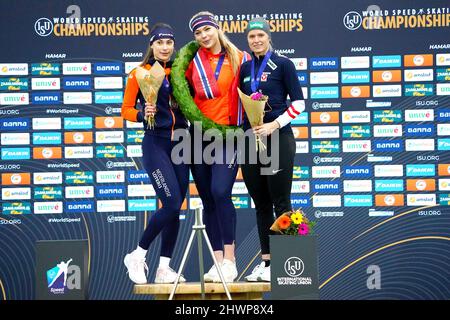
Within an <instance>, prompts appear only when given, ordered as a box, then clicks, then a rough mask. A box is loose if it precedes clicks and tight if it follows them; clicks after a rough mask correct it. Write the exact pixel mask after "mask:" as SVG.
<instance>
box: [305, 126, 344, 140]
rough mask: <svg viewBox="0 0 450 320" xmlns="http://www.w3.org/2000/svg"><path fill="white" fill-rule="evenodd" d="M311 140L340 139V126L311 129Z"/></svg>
mask: <svg viewBox="0 0 450 320" xmlns="http://www.w3.org/2000/svg"><path fill="white" fill-rule="evenodd" d="M311 138H313V139H319V138H322V139H326V138H339V126H326V127H311Z"/></svg>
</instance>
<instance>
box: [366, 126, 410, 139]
mask: <svg viewBox="0 0 450 320" xmlns="http://www.w3.org/2000/svg"><path fill="white" fill-rule="evenodd" d="M402 135H403V130H402V125H401V124H398V125H374V126H373V136H374V137H401V136H402Z"/></svg>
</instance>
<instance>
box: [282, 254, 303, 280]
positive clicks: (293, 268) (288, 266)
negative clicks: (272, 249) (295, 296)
mask: <svg viewBox="0 0 450 320" xmlns="http://www.w3.org/2000/svg"><path fill="white" fill-rule="evenodd" d="M304 270H305V264H304V263H303V260H302V259H300V258H298V257H290V258H288V259H287V260H286V262H285V263H284V271H285V272H286V274H287V275H288V276H290V277H299V276H301V275H302V273H303V271H304Z"/></svg>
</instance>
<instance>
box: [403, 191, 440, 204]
mask: <svg viewBox="0 0 450 320" xmlns="http://www.w3.org/2000/svg"><path fill="white" fill-rule="evenodd" d="M406 199H407V200H406V203H407V205H408V206H413V207H414V206H416V207H418V206H434V205H436V195H435V194H407V195H406Z"/></svg>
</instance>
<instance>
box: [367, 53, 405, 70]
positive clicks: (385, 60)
mask: <svg viewBox="0 0 450 320" xmlns="http://www.w3.org/2000/svg"><path fill="white" fill-rule="evenodd" d="M401 66H402V57H401V56H399V55H395V56H389V55H387V56H373V57H372V67H373V68H396V67H401Z"/></svg>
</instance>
